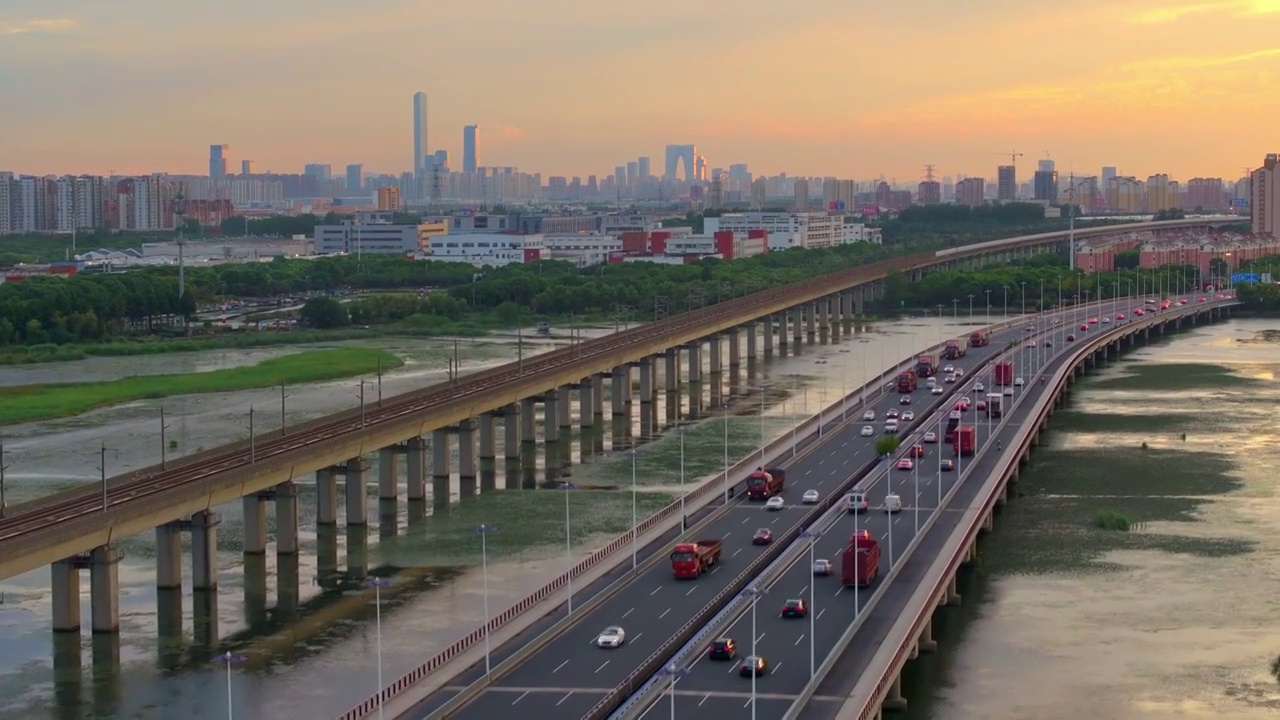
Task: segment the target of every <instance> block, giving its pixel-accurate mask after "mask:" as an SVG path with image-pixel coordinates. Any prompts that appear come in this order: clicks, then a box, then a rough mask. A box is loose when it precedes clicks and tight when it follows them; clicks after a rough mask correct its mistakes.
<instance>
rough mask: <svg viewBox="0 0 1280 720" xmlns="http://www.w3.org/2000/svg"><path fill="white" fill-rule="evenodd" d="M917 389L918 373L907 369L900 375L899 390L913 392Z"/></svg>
mask: <svg viewBox="0 0 1280 720" xmlns="http://www.w3.org/2000/svg"><path fill="white" fill-rule="evenodd" d="M915 391H916V374H915V373H913V372H911V371H910V370H907V371H906V372H904V373H901V374H899V375H898V392H900V393H911V392H915Z"/></svg>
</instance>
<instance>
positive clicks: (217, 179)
mask: <svg viewBox="0 0 1280 720" xmlns="http://www.w3.org/2000/svg"><path fill="white" fill-rule="evenodd" d="M230 150H231V146H230V145H210V146H209V179H210V180H212V181H213V182H214V183H215V184H217V183H221V182H222V181H223V180H226V179H227V153H228V152H229V151H230Z"/></svg>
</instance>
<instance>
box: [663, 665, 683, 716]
mask: <svg viewBox="0 0 1280 720" xmlns="http://www.w3.org/2000/svg"><path fill="white" fill-rule="evenodd" d="M689 673H690V670H689V668H682V667H677V666H676V664H675V663H672V664H670V665H668V666H666V667H665V668H663V669H662V675H663V676H664V677H669V678H671V687H670V688H668V690H669V692H670V695H671V720H676V683H677V682H678V681H680V680H682V679H684V678H685V677H687V676H688V675H689Z"/></svg>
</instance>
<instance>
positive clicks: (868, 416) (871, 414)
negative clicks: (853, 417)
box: [862, 410, 876, 420]
mask: <svg viewBox="0 0 1280 720" xmlns="http://www.w3.org/2000/svg"><path fill="white" fill-rule="evenodd" d="M862 419H863V420H875V419H876V411H875V410H868V411H866V412H864V413H862Z"/></svg>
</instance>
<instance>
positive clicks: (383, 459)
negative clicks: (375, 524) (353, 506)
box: [378, 445, 403, 501]
mask: <svg viewBox="0 0 1280 720" xmlns="http://www.w3.org/2000/svg"><path fill="white" fill-rule="evenodd" d="M401 452H403V448H401V447H400V446H397V445H393V446H391V447H384V448H382V449H381V450H379V451H378V499H379V500H392V501H394V500H397V499H399V497H400V468H399V465H398V463H397V462H396V456H397V455H399V454H400V453H401Z"/></svg>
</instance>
